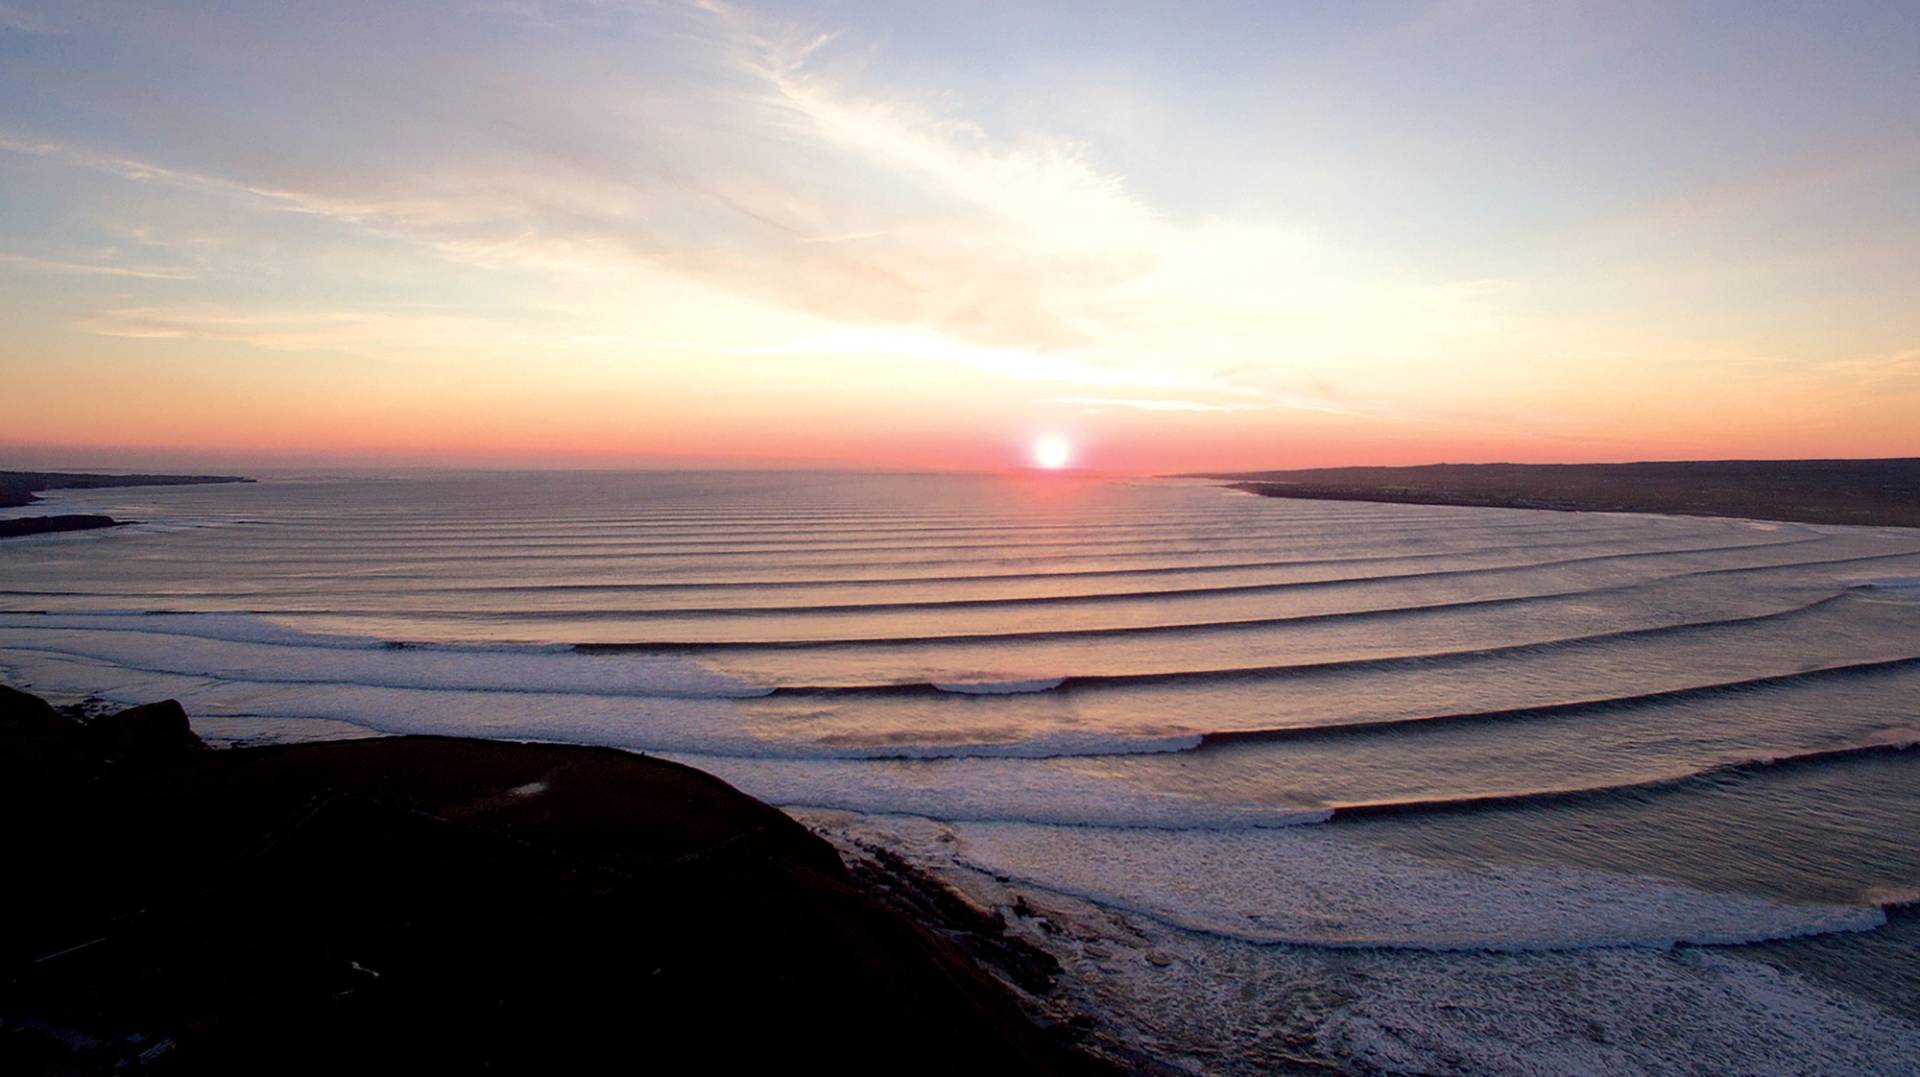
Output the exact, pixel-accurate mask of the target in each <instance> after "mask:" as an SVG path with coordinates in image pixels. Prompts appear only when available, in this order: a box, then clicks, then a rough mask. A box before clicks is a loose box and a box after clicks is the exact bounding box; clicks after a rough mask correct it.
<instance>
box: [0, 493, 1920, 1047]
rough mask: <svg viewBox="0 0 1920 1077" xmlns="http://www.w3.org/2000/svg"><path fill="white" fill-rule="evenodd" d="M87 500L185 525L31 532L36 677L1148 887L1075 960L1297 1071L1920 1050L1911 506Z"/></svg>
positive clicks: (979, 865) (976, 861) (1917, 537)
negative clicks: (1576, 510) (718, 791)
mask: <svg viewBox="0 0 1920 1077" xmlns="http://www.w3.org/2000/svg"><path fill="white" fill-rule="evenodd" d="M49 511H75V512H105V513H109V514H111V515H114V516H116V517H119V518H123V519H132V520H135V521H138V522H137V523H136V524H134V525H133V526H129V527H125V528H119V529H114V530H111V531H102V532H89V533H73V534H64V535H49V536H39V537H33V538H27V539H16V540H8V541H6V542H4V543H0V673H4V675H5V677H6V679H7V680H8V681H9V682H10V683H13V684H15V685H17V686H22V687H26V688H29V689H31V690H34V691H38V692H41V693H42V694H45V695H48V696H50V697H53V698H56V699H57V700H63V701H64V700H70V699H73V698H77V697H79V696H83V695H97V696H100V697H103V698H105V699H108V700H111V701H117V702H124V703H135V702H143V701H148V700H152V699H156V698H161V697H168V696H170V697H173V698H177V699H179V700H180V701H181V702H182V703H184V704H185V706H186V708H187V710H188V711H189V712H190V713H191V714H192V715H193V716H194V719H195V723H196V725H197V727H198V728H199V729H200V730H201V732H202V734H203V735H205V736H208V737H209V738H210V739H214V740H218V741H222V742H228V743H246V742H256V741H275V740H279V741H285V740H297V739H305V738H313V737H332V736H340V735H351V734H360V735H366V734H369V733H409V732H432V733H451V734H465V735H476V736H490V737H509V738H525V739H541V740H557V741H576V742H582V743H592V744H604V745H614V746H619V747H625V748H632V749H636V750H641V751H647V752H651V753H657V754H662V755H667V756H670V757H673V758H677V759H681V760H684V761H686V762H689V763H692V764H693V765H696V766H699V767H702V768H704V769H707V770H709V771H712V772H714V773H716V774H718V775H720V776H721V777H723V778H725V779H726V780H728V781H730V782H732V783H734V784H735V785H737V786H739V787H740V788H742V789H743V790H745V791H746V792H748V793H751V794H753V795H755V796H758V797H761V798H763V799H766V800H769V801H771V802H773V803H776V804H779V805H781V806H783V807H786V808H788V809H789V810H791V811H793V812H795V813H796V814H798V815H800V816H801V817H802V818H804V819H807V820H808V821H810V822H812V823H814V824H815V825H817V826H820V827H822V828H823V829H826V830H828V831H830V832H831V833H833V834H834V835H835V836H836V837H838V838H839V839H841V840H862V841H867V840H872V841H883V842H888V843H891V844H894V845H895V846H896V847H897V848H899V849H901V850H903V851H906V852H908V853H909V854H910V855H912V856H914V857H915V858H917V859H920V860H921V861H922V862H923V863H925V864H929V865H931V866H934V867H938V868H940V869H941V870H942V871H943V872H945V873H946V875H947V877H949V878H950V879H951V880H961V881H964V880H965V879H967V878H973V879H975V880H976V881H978V882H979V883H980V884H981V885H983V886H986V887H988V888H989V889H991V888H993V887H1015V888H1021V889H1022V892H1023V893H1026V894H1032V895H1036V896H1038V897H1042V898H1044V899H1046V900H1049V901H1052V902H1054V903H1055V905H1054V908H1055V914H1056V916H1058V917H1062V918H1071V917H1073V916H1078V917H1081V918H1082V924H1083V926H1084V925H1085V924H1092V923H1098V922H1101V921H1102V919H1103V918H1113V917H1118V918H1120V920H1122V921H1124V922H1125V923H1126V924H1128V925H1130V926H1129V928H1128V929H1127V930H1128V931H1131V932H1133V935H1132V936H1131V937H1130V939H1131V941H1125V940H1122V941H1115V940H1114V939H1112V938H1109V939H1108V941H1107V942H1106V943H1105V944H1093V943H1088V944H1087V945H1089V946H1092V947H1093V950H1094V953H1095V954H1096V955H1099V956H1096V957H1089V958H1087V959H1086V961H1084V962H1082V963H1080V964H1079V965H1075V964H1074V963H1073V962H1071V961H1070V962H1069V964H1070V966H1072V967H1074V968H1077V969H1078V971H1077V973H1076V975H1077V976H1079V977H1080V979H1079V980H1078V981H1076V982H1077V983H1078V987H1076V988H1075V990H1079V991H1082V992H1083V994H1084V995H1085V1000H1086V1001H1087V1002H1088V1004H1089V1005H1105V1006H1109V1007H1117V1008H1119V1009H1122V1010H1124V1009H1127V1008H1128V1007H1132V1009H1133V1010H1134V1011H1136V1017H1137V1016H1138V1013H1141V1012H1147V1011H1152V1012H1161V1013H1163V1018H1164V1019H1163V1021H1162V1024H1163V1025H1164V1027H1159V1028H1158V1029H1157V1030H1151V1029H1150V1030H1148V1031H1140V1029H1141V1028H1142V1027H1145V1026H1142V1025H1140V1023H1139V1021H1138V1020H1136V1022H1135V1026H1134V1035H1135V1036H1136V1037H1137V1038H1138V1039H1139V1046H1140V1048H1141V1049H1142V1050H1146V1051H1149V1052H1150V1053H1158V1054H1159V1055H1161V1056H1162V1057H1172V1058H1176V1059H1179V1058H1191V1059H1194V1060H1197V1061H1195V1063H1194V1064H1196V1065H1199V1066H1200V1067H1201V1068H1207V1069H1225V1070H1232V1069H1236V1068H1246V1069H1249V1070H1251V1069H1258V1068H1260V1067H1261V1066H1262V1065H1264V1064H1268V1063H1270V1062H1271V1060H1272V1058H1273V1057H1275V1056H1274V1055H1273V1054H1272V1053H1271V1051H1272V1043H1273V1042H1274V1041H1273V1040H1272V1039H1271V1036H1270V1035H1269V1034H1270V1033H1272V1032H1273V1030H1275V1029H1279V1028H1290V1029H1292V1031H1291V1032H1289V1033H1288V1035H1290V1036H1291V1037H1292V1039H1291V1040H1290V1041H1289V1042H1292V1043H1294V1044H1296V1046H1298V1051H1296V1052H1295V1053H1304V1054H1308V1055H1312V1054H1316V1053H1318V1054H1321V1055H1324V1056H1330V1057H1334V1058H1336V1059H1338V1060H1342V1061H1345V1062H1349V1063H1353V1064H1359V1065H1366V1066H1372V1067H1376V1068H1385V1069H1393V1068H1413V1069H1419V1068H1426V1069H1438V1070H1460V1071H1476V1070H1502V1069H1507V1070H1513V1071H1516V1072H1523V1071H1528V1070H1534V1071H1559V1070H1566V1069H1570V1068H1581V1067H1589V1068H1598V1069H1615V1068H1620V1067H1626V1068H1638V1069H1646V1070H1653V1071H1658V1070H1662V1069H1668V1068H1672V1069H1684V1068H1685V1066H1686V1065H1687V1064H1688V1063H1687V1062H1686V1059H1687V1058H1688V1057H1689V1052H1692V1057H1693V1058H1694V1061H1695V1063H1699V1062H1701V1061H1703V1060H1704V1061H1705V1062H1707V1063H1710V1064H1713V1063H1714V1060H1715V1059H1716V1058H1717V1059H1718V1064H1721V1065H1724V1066H1726V1067H1729V1068H1736V1069H1738V1068H1743V1067H1745V1066H1748V1065H1749V1064H1751V1065H1753V1066H1758V1067H1759V1068H1762V1069H1764V1068H1768V1067H1772V1068H1778V1069H1781V1070H1783V1071H1792V1070H1794V1069H1796V1068H1807V1067H1811V1068H1815V1069H1817V1068H1821V1067H1822V1066H1823V1065H1826V1064H1829V1063H1832V1062H1833V1061H1834V1060H1836V1059H1841V1060H1847V1061H1848V1062H1849V1064H1850V1065H1852V1066H1853V1067H1854V1068H1865V1069H1876V1068H1884V1069H1889V1070H1892V1071H1897V1070H1900V1069H1902V1068H1910V1067H1911V1066H1912V1065H1913V1064H1914V1063H1916V1062H1917V1061H1920V1053H1917V1052H1916V1045H1920V1033H1916V1031H1915V1025H1914V1022H1915V1021H1916V1020H1920V962H1917V961H1916V960H1915V953H1914V941H1915V939H1916V938H1920V930H1916V928H1915V925H1914V923H1913V920H1914V914H1913V912H1912V911H1910V909H1909V903H1910V902H1911V901H1912V900H1913V899H1914V898H1915V896H1916V895H1920V839H1917V838H1916V835H1917V834H1920V749H1916V748H1915V744H1916V742H1920V590H1917V589H1916V587H1915V581H1916V580H1920V534H1916V533H1915V532H1912V531H1910V530H1903V529H1897V528H1884V529H1880V528H1854V527H1828V526H1811V525H1798V524H1785V523H1761V522H1754V521H1744V520H1728V519H1705V518H1685V517H1667V516H1648V515H1627V514H1572V513H1557V512H1537V511H1524V510H1502V509H1478V508H1454V507H1439V506H1410V505H1385V504H1369V503H1359V502H1325V501H1296V500H1283V499H1269V498H1261V497H1254V496H1249V495H1245V494H1241V493H1237V492H1233V491H1230V490H1226V489H1222V488H1220V487H1218V486H1216V485H1213V484H1209V483H1204V482H1193V481H1174V480H1112V479H1094V478H1074V477H1064V476H1035V477H1025V478H1021V477H990V476H930V475H889V474H855V473H806V472H756V473H745V472H650V473H645V472H643V473H577V472H575V473H479V472H468V473H446V474H409V475H378V474H349V475H285V476H277V477H270V478H268V479H266V480H265V481H262V482H259V483H256V484H251V485H236V486H202V487H171V488H169V487H152V488H135V489H124V490H92V491H68V492H58V493H55V494H51V495H48V497H47V503H46V504H43V505H38V506H34V507H32V508H30V509H24V510H11V514H15V515H18V514H39V513H45V512H49ZM1070 910H1077V912H1076V911H1070ZM1088 930H1092V929H1088ZM1084 933H1085V932H1084V931H1083V934H1084ZM1096 933H1097V932H1096ZM1107 934H1108V935H1110V936H1111V935H1114V934H1115V932H1113V931H1111V930H1109V931H1108V932H1107ZM1118 934H1120V935H1126V932H1119V933H1118ZM1789 940H1797V941H1789ZM1676 944H1685V945H1681V946H1679V948H1677V949H1676V948H1675V947H1676ZM1128 946H1131V947H1132V949H1131V950H1127V949H1126V947H1128ZM1116 947H1120V948H1121V949H1122V950H1123V951H1125V952H1126V953H1131V954H1133V955H1134V957H1132V958H1129V957H1115V956H1113V955H1114V953H1115V948H1116ZM1149 951H1150V952H1151V953H1152V955H1153V960H1152V961H1151V962H1145V961H1141V960H1137V959H1135V958H1137V957H1138V954H1140V953H1147V952H1149ZM1315 982H1318V983H1321V985H1322V987H1325V985H1327V984H1342V983H1344V984H1347V985H1348V986H1347V987H1343V988H1339V989H1333V988H1327V989H1326V990H1324V991H1322V992H1321V993H1319V994H1313V993H1312V992H1309V993H1308V994H1307V995H1302V994H1301V991H1302V990H1304V988H1303V987H1302V985H1303V984H1310V983H1315ZM1527 985H1532V986H1531V988H1529V987H1528V986H1527ZM1529 991H1532V992H1533V993H1532V994H1529ZM1648 991H1652V992H1654V994H1655V995H1656V996H1658V997H1663V998H1666V999H1667V1000H1668V1002H1667V1010H1666V1011H1664V1012H1665V1014H1666V1016H1664V1017H1662V1016H1661V1015H1660V1014H1659V1013H1656V1012H1655V1010H1654V1009H1649V1004H1648V1002H1647V999H1646V993H1647V992H1648ZM1449 993H1451V994H1450V995H1449ZM1508 996H1511V997H1510V998H1509V997H1508ZM1448 997H1450V998H1453V999H1454V1001H1452V1002H1442V1001H1439V1000H1440V999H1442V998H1448ZM1547 998H1551V999H1552V1000H1554V1001H1553V1002H1552V1003H1551V1005H1550V1006H1547V1004H1546V1003H1544V1002H1543V1001H1542V1000H1543V999H1547ZM1209 999H1211V1000H1212V1001H1211V1002H1208V1001H1207V1000H1209ZM1475 999H1480V1000H1481V1001H1482V1002H1484V1003H1485V1006H1486V1007H1491V1009H1475V1008H1474V1006H1477V1005H1480V1003H1476V1002H1474V1000H1475ZM1503 999H1504V1000H1505V1001H1502V1000H1503ZM1529 999H1530V1000H1531V1001H1530V1003H1529V1004H1530V1005H1532V1006H1533V1009H1531V1010H1526V1011H1525V1012H1521V1010H1516V1009H1514V1006H1516V1005H1518V1004H1519V1002H1520V1001H1523V1000H1529ZM1462 1000H1464V1001H1462ZM1463 1006H1465V1007H1466V1008H1465V1009H1462V1007H1463ZM1543 1006H1547V1008H1546V1009H1542V1007H1543ZM1501 1009H1504V1010H1505V1011H1506V1012H1507V1017H1506V1018H1505V1019H1504V1021H1502V1020H1496V1019H1495V1018H1494V1016H1491V1015H1492V1013H1493V1011H1494V1010H1501ZM1522 1009H1523V1010H1524V1009H1525V1007H1522ZM1655 1009H1657V1007H1656V1008H1655ZM1179 1014H1186V1016H1185V1017H1179V1016H1178V1015H1179ZM1303 1014H1304V1015H1309V1017H1310V1018H1311V1019H1310V1020H1309V1017H1302V1016H1301V1015H1303ZM1316 1015H1317V1016H1316ZM1302 1021H1307V1022H1308V1027H1295V1026H1298V1025H1300V1022H1302ZM1543 1029H1544V1030H1545V1031H1543ZM1716 1029H1718V1030H1719V1031H1717V1032H1716V1031H1715V1030H1716ZM1396 1030H1397V1031H1396ZM1663 1030H1664V1031H1663ZM1769 1030H1771V1031H1769ZM1716 1036H1718V1037H1719V1038H1718V1039H1716V1038H1715V1037H1716ZM1769 1036H1772V1037H1774V1038H1773V1039H1771V1040H1770V1039H1769V1038H1768V1037H1769ZM1662 1037H1667V1038H1666V1039H1663V1038H1662ZM1716 1044H1718V1045H1719V1046H1717V1047H1716V1046H1715V1045H1716ZM1210 1045H1211V1046H1210ZM1299 1045H1304V1046H1299ZM1188 1051H1196V1052H1199V1053H1196V1054H1193V1055H1191V1056H1189V1055H1187V1054H1185V1052H1188ZM1703 1051H1704V1052H1706V1053H1705V1054H1704V1055H1702V1054H1701V1053H1700V1052H1703ZM1715 1051H1719V1052H1720V1054H1718V1055H1715V1054H1714V1052H1715ZM1742 1052H1746V1053H1745V1054H1743V1053H1742ZM1794 1052H1798V1054H1795V1053H1794ZM1835 1052H1842V1053H1838V1054H1836V1053H1835ZM1844 1052H1854V1053H1853V1054H1845V1053H1844ZM1283 1053H1284V1052H1283ZM1796 1060H1799V1061H1796ZM1802 1062H1804V1063H1805V1066H1804V1067H1803V1066H1801V1063H1802Z"/></svg>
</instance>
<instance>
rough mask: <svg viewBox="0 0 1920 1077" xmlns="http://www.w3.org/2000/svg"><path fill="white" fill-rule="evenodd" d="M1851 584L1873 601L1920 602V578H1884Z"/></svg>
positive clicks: (1857, 581)
mask: <svg viewBox="0 0 1920 1077" xmlns="http://www.w3.org/2000/svg"><path fill="white" fill-rule="evenodd" d="M1851 582H1852V586H1854V587H1855V588H1857V589H1859V590H1861V591H1865V592H1866V593H1867V595H1868V596H1869V597H1870V598H1872V599H1878V600H1880V601H1890V602H1915V601H1920V576H1882V577H1879V578H1877V579H1870V580H1854V581H1851Z"/></svg>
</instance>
